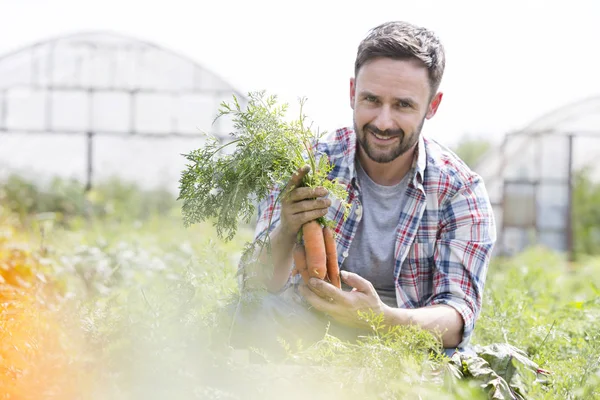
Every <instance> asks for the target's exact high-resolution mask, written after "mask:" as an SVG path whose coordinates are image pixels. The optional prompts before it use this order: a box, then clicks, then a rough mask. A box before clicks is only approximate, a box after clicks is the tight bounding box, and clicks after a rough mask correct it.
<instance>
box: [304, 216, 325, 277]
mask: <svg viewBox="0 0 600 400" xmlns="http://www.w3.org/2000/svg"><path fill="white" fill-rule="evenodd" d="M302 236H303V238H304V250H305V251H306V265H307V266H308V272H309V275H310V276H311V277H313V276H314V277H317V278H319V279H324V278H325V275H326V274H327V255H326V253H325V241H324V240H323V229H322V228H321V224H319V223H318V222H317V221H315V220H313V221H310V222H307V223H306V224H304V225H303V226H302Z"/></svg>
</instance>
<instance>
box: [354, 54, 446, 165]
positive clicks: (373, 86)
mask: <svg viewBox="0 0 600 400" xmlns="http://www.w3.org/2000/svg"><path fill="white" fill-rule="evenodd" d="M441 97H442V94H441V93H438V94H436V95H435V96H433V98H432V99H431V101H430V86H429V79H428V74H427V68H425V67H424V66H422V65H420V64H418V63H417V62H415V61H410V60H392V59H389V58H379V59H374V60H372V61H369V62H368V63H366V64H365V65H363V66H362V67H361V69H360V70H359V72H358V75H357V76H356V78H355V79H351V80H350V102H351V107H352V109H353V110H354V130H355V132H356V136H357V139H358V144H359V146H360V148H361V149H362V150H363V151H364V152H365V153H366V154H367V156H368V157H369V158H370V159H371V160H373V161H375V162H377V163H388V162H391V161H393V160H394V159H396V158H397V157H399V156H401V155H402V154H404V153H406V152H407V151H408V150H410V149H412V148H413V146H414V145H415V143H417V141H418V140H419V135H420V133H421V129H422V128H423V124H424V122H425V118H427V119H429V118H431V117H433V115H434V114H435V112H436V111H437V107H438V105H439V102H440V101H441Z"/></svg>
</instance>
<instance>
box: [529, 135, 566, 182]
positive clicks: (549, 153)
mask: <svg viewBox="0 0 600 400" xmlns="http://www.w3.org/2000/svg"><path fill="white" fill-rule="evenodd" d="M536 146H537V147H538V149H539V151H540V163H539V170H540V172H539V176H540V178H541V179H560V180H564V181H566V180H567V179H568V176H569V139H568V137H566V136H559V135H542V136H540V137H539V139H538V140H537V141H536Z"/></svg>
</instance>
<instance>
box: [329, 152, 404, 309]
mask: <svg viewBox="0 0 600 400" xmlns="http://www.w3.org/2000/svg"><path fill="white" fill-rule="evenodd" d="M356 173H357V180H358V184H359V185H360V188H361V198H360V200H361V203H362V210H363V211H362V219H361V220H360V221H359V223H358V227H357V230H356V236H355V237H354V239H353V240H352V243H351V244H350V248H349V250H348V257H346V259H345V261H344V263H343V264H342V266H341V267H340V268H341V269H342V270H346V271H350V272H354V273H356V274H358V275H360V276H361V277H363V278H365V279H367V280H368V281H370V282H371V283H372V284H373V286H374V287H375V290H376V291H377V293H378V294H379V297H380V298H381V300H382V301H383V302H384V303H386V304H387V305H389V306H391V307H397V306H398V305H397V301H396V287H395V285H394V247H395V246H394V244H395V242H396V228H397V226H398V219H399V218H400V212H401V210H402V206H403V203H404V192H405V191H406V185H407V182H408V176H409V174H406V176H405V177H404V178H403V179H402V181H401V182H400V183H398V184H396V185H394V186H382V185H379V184H377V183H375V182H373V180H372V179H371V178H369V176H368V175H367V173H366V172H365V171H364V170H363V169H362V167H361V165H360V163H359V162H358V160H357V161H356ZM342 288H343V289H344V290H349V289H351V288H349V287H348V286H346V285H345V284H343V283H342Z"/></svg>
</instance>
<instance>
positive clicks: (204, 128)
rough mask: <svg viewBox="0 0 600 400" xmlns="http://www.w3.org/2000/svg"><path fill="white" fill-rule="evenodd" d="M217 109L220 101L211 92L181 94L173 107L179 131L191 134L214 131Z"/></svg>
mask: <svg viewBox="0 0 600 400" xmlns="http://www.w3.org/2000/svg"><path fill="white" fill-rule="evenodd" d="M217 111H218V103H217V101H216V99H215V97H214V96H212V95H210V94H193V95H184V96H180V97H178V98H177V99H176V104H175V106H174V109H173V112H174V113H175V115H176V117H175V122H176V128H177V131H178V132H181V133H190V134H198V133H202V132H212V131H213V125H212V124H213V120H214V118H215V117H216V116H217Z"/></svg>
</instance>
